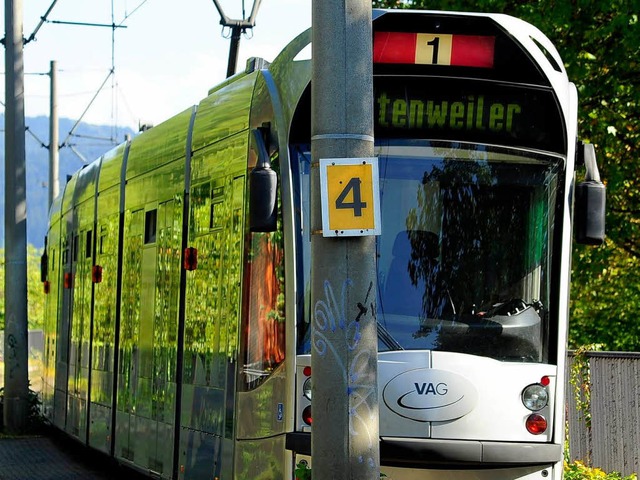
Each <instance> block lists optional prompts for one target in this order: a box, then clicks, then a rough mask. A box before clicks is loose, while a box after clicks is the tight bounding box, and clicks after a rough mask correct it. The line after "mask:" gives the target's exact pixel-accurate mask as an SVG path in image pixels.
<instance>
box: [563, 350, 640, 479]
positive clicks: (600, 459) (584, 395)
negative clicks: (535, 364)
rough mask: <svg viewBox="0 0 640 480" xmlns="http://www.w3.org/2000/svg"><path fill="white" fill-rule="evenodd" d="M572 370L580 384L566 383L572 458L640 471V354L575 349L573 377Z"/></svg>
mask: <svg viewBox="0 0 640 480" xmlns="http://www.w3.org/2000/svg"><path fill="white" fill-rule="evenodd" d="M572 372H573V373H574V374H575V373H578V375H577V377H576V381H574V383H575V384H576V385H577V387H579V388H576V385H573V384H571V383H570V382H568V383H567V419H568V426H569V432H568V440H569V458H568V460H571V461H573V460H581V461H583V462H584V463H585V464H586V465H588V466H592V467H598V468H601V469H602V470H604V471H605V472H614V471H615V472H619V473H621V474H623V475H630V474H632V473H640V353H627V352H586V353H585V354H577V353H570V354H569V358H568V362H567V378H568V379H570V378H571V374H572ZM574 376H575V375H574ZM588 394H590V398H589V396H588Z"/></svg>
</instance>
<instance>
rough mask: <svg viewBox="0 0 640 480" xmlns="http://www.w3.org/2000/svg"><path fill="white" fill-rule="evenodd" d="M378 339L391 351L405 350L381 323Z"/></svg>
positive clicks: (379, 324)
mask: <svg viewBox="0 0 640 480" xmlns="http://www.w3.org/2000/svg"><path fill="white" fill-rule="evenodd" d="M378 338H379V339H380V340H382V343H384V344H385V345H386V346H387V347H389V350H404V348H402V345H400V344H399V343H398V341H397V340H396V339H395V338H393V335H391V334H390V333H389V330H387V329H386V328H385V327H384V326H383V325H382V324H381V323H380V322H378Z"/></svg>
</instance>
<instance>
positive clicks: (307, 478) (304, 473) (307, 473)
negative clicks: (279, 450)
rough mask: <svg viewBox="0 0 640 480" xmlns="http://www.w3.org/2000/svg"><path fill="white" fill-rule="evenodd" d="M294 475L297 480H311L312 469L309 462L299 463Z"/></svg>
mask: <svg viewBox="0 0 640 480" xmlns="http://www.w3.org/2000/svg"><path fill="white" fill-rule="evenodd" d="M293 473H294V474H295V476H296V480H311V468H310V467H309V464H308V463H307V462H298V464H297V465H296V469H295V470H294V472H293Z"/></svg>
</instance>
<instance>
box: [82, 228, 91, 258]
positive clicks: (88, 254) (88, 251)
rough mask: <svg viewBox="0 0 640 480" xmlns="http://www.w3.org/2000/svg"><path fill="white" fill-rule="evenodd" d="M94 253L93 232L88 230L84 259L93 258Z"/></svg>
mask: <svg viewBox="0 0 640 480" xmlns="http://www.w3.org/2000/svg"><path fill="white" fill-rule="evenodd" d="M92 251H93V231H92V230H87V235H86V239H85V244H84V258H91V255H92Z"/></svg>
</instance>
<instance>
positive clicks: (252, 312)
mask: <svg viewBox="0 0 640 480" xmlns="http://www.w3.org/2000/svg"><path fill="white" fill-rule="evenodd" d="M247 241H248V242H250V244H249V245H248V248H247V259H246V262H245V267H244V278H245V288H244V294H243V297H244V301H243V318H244V321H243V332H242V338H243V344H244V345H243V350H244V358H243V360H244V365H243V369H242V372H243V375H242V377H243V378H242V379H241V381H242V386H243V387H244V389H246V390H251V389H253V388H256V387H257V386H258V385H260V384H261V383H262V382H263V381H264V380H265V379H266V378H267V377H268V376H269V375H270V374H271V373H272V372H273V370H275V368H276V367H277V366H278V365H280V364H281V363H282V362H283V361H284V358H285V313H284V252H283V248H282V232H281V231H277V232H273V233H252V234H250V235H249V238H248V240H247Z"/></svg>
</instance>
